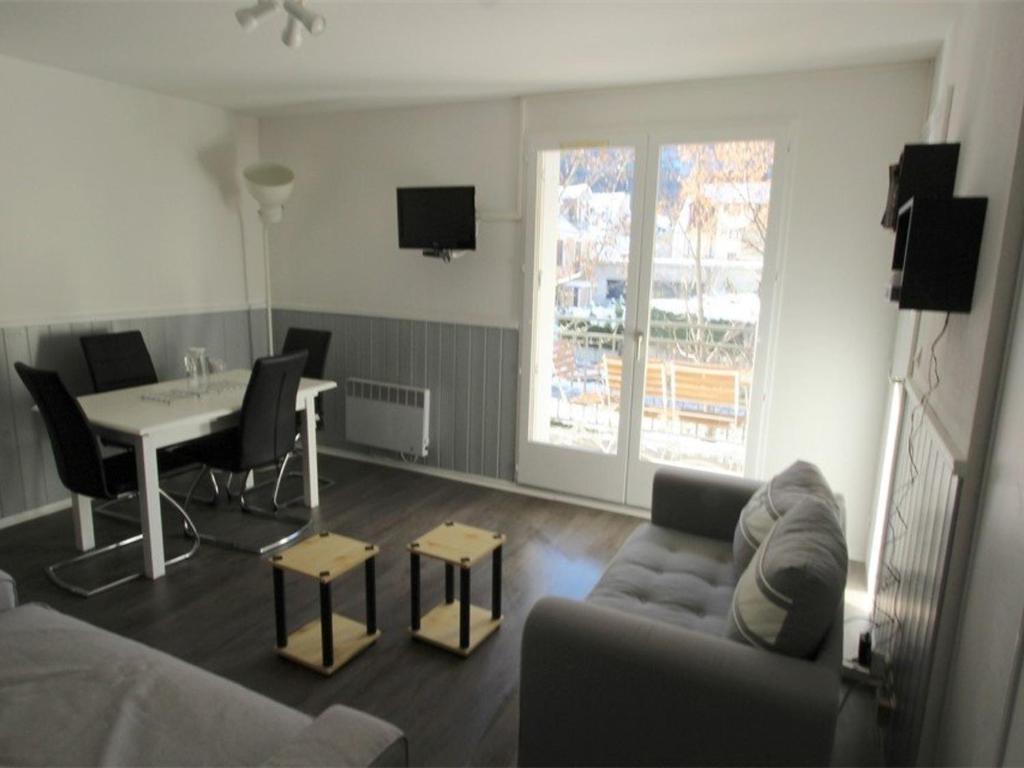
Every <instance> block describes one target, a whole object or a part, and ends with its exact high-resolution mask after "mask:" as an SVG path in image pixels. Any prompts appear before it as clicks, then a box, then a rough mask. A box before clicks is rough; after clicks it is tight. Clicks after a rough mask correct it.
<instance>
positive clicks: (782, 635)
mask: <svg viewBox="0 0 1024 768" xmlns="http://www.w3.org/2000/svg"><path fill="white" fill-rule="evenodd" d="M846 567H847V553H846V540H845V538H844V536H843V530H842V528H841V527H840V525H839V520H838V518H837V516H836V514H835V512H834V511H833V508H832V507H831V506H829V505H826V504H823V503H822V502H821V501H819V500H817V499H814V498H805V499H804V500H803V501H801V502H799V503H798V504H796V505H795V506H794V507H793V508H792V509H790V510H789V511H788V512H787V513H786V515H785V516H784V517H783V518H782V519H781V520H779V522H778V523H776V524H775V526H774V527H773V528H772V529H771V531H770V532H769V534H768V537H767V538H766V539H765V540H764V542H763V543H762V544H761V546H760V547H759V548H758V550H757V554H756V555H755V556H754V559H753V560H751V562H750V565H748V566H747V569H746V570H745V571H744V572H743V575H742V576H741V577H740V580H739V583H738V584H737V585H736V591H735V593H734V594H733V600H732V610H731V612H730V615H729V626H728V630H727V634H728V636H729V637H731V638H733V639H735V640H741V641H746V642H748V643H750V644H751V645H756V646H759V647H761V648H766V649H768V650H771V651H776V652H779V653H785V654H788V655H790V656H798V657H808V656H811V655H812V654H814V653H815V652H816V651H817V649H818V646H819V645H821V641H822V639H823V638H824V637H825V634H826V633H827V632H828V630H829V627H830V626H831V625H832V622H833V621H834V619H835V615H836V606H837V605H839V601H840V600H842V599H843V590H844V589H845V587H846Z"/></svg>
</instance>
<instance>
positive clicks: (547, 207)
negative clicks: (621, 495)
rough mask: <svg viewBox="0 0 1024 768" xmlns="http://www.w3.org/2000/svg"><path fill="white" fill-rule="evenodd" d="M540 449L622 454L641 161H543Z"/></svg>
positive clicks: (536, 389)
mask: <svg viewBox="0 0 1024 768" xmlns="http://www.w3.org/2000/svg"><path fill="white" fill-rule="evenodd" d="M538 169H539V171H538V180H537V185H538V186H537V229H536V233H535V237H536V243H535V254H536V259H537V264H538V267H539V269H540V273H541V280H540V284H539V285H538V288H537V301H536V308H535V320H536V325H535V327H536V329H537V330H536V333H537V337H536V338H535V340H534V344H535V350H536V353H535V360H536V361H537V362H536V369H535V370H534V375H533V382H532V386H533V397H532V406H533V407H532V413H531V419H530V440H532V441H534V442H545V443H551V444H555V445H560V446H565V447H569V448H576V449H580V450H587V451H597V452H602V453H609V454H614V453H616V452H617V451H618V435H619V411H620V403H619V399H620V397H619V395H620V392H621V388H622V358H621V352H622V337H623V318H624V315H625V308H626V295H627V291H628V286H627V284H626V282H627V272H628V267H629V248H630V223H631V215H632V196H633V176H634V171H635V152H634V150H633V148H631V147H602V148H596V149H594V148H589V149H563V150H552V151H547V152H541V153H540V157H539V164H538Z"/></svg>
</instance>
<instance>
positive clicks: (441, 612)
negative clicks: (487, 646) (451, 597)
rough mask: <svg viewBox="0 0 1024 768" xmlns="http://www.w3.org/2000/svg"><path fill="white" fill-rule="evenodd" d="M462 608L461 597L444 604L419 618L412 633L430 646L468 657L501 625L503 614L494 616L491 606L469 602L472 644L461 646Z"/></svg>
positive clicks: (470, 640)
mask: <svg viewBox="0 0 1024 768" xmlns="http://www.w3.org/2000/svg"><path fill="white" fill-rule="evenodd" d="M460 608H461V605H460V603H459V601H458V600H455V601H454V602H451V603H441V604H440V605H438V606H437V607H435V608H433V609H431V610H430V611H429V612H428V613H427V614H426V615H425V616H423V617H422V618H421V619H420V628H419V629H413V630H410V631H411V633H412V636H413V637H415V638H417V639H419V640H423V641H424V642H427V643H430V644H431V645H437V646H440V647H441V648H444V649H445V650H448V651H452V652H453V653H457V654H459V655H460V656H469V654H471V653H472V652H473V651H474V650H476V647H477V646H478V645H480V643H482V642H483V641H484V640H486V639H487V638H488V637H490V635H491V633H492V632H494V631H495V630H496V629H497V628H498V627H500V626H501V620H502V619H503V618H504V617H503V616H499V617H498V618H496V619H494V618H491V611H490V610H489V609H485V608H480V607H479V606H476V605H470V606H469V646H468V647H466V648H463V647H461V646H460V645H459V609H460Z"/></svg>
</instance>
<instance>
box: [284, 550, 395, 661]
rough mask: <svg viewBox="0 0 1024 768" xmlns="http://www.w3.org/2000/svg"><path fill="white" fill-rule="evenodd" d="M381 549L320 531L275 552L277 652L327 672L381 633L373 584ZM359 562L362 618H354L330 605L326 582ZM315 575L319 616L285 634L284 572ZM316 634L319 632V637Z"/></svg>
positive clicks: (354, 566)
mask: <svg viewBox="0 0 1024 768" xmlns="http://www.w3.org/2000/svg"><path fill="white" fill-rule="evenodd" d="M378 552H380V549H379V548H378V547H376V546H374V545H373V544H367V543H366V542H362V541H356V540H355V539H350V538H347V537H345V536H338V535H337V534H334V533H327V532H324V533H321V534H318V535H316V536H313V537H311V538H308V539H306V540H305V541H302V542H300V543H298V544H296V545H295V546H294V547H291V548H290V549H288V550H286V551H284V552H282V553H281V554H279V555H274V557H273V558H272V559H271V565H272V566H273V571H274V614H275V618H276V620H277V653H278V654H280V655H281V656H284V657H285V658H287V659H291V660H292V661H294V662H297V663H299V664H302V665H303V666H305V667H309V668H310V669H315V670H316V671H317V672H320V673H322V674H325V675H332V674H334V673H335V672H337V671H338V670H339V669H340V668H341V667H343V666H344V665H345V664H347V663H348V662H349V661H351V660H352V658H354V657H355V656H356V655H357V654H359V653H361V652H362V651H364V650H366V649H367V648H369V647H370V646H371V645H373V643H374V642H376V640H377V638H378V637H380V631H379V630H378V629H377V587H376V578H375V573H374V562H375V561H374V558H375V557H376V556H377V553H378ZM361 563H362V564H364V568H365V572H366V623H365V624H363V623H360V622H358V621H354V620H353V619H350V618H348V617H346V616H342V615H341V614H340V613H334V611H333V610H332V608H331V583H332V582H333V581H334V580H335V579H337V578H338V577H340V576H342V575H343V574H345V573H347V572H348V571H350V570H352V569H353V568H356V567H357V566H359V565H360V564H361ZM285 571H291V572H293V573H300V574H302V575H303V576H309V577H311V578H314V579H316V580H317V581H318V582H319V584H320V620H319V621H317V620H316V619H314V620H313V621H310V622H309V623H307V624H304V625H303V626H302V627H300V628H299V629H297V630H295V631H294V632H292V633H291V634H288V628H287V623H286V619H285V606H284V572H285ZM318 636H319V637H318Z"/></svg>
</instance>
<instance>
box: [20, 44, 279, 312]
mask: <svg viewBox="0 0 1024 768" xmlns="http://www.w3.org/2000/svg"><path fill="white" fill-rule="evenodd" d="M0 93H2V94H3V109H2V111H0V169H2V171H3V184H0V325H27V324H32V323H50V322H61V321H69V320H77V319H81V320H91V319H98V318H100V317H108V316H112V315H119V314H120V315H156V314H173V313H180V312H188V311H195V310H203V309H216V308H228V307H233V308H238V307H243V306H245V305H246V303H247V301H248V298H250V297H247V296H246V293H245V280H244V272H243V240H244V241H245V242H246V243H247V244H248V251H249V253H250V257H251V259H252V260H253V261H254V262H255V263H254V264H253V265H252V267H251V270H252V274H253V276H254V279H253V280H251V281H250V284H251V285H250V287H251V288H252V291H251V298H252V299H253V300H255V301H259V300H261V299H262V295H263V293H262V285H263V283H262V278H261V274H262V271H261V267H260V264H261V262H260V258H261V257H260V251H259V244H260V240H259V230H258V228H257V226H256V222H257V220H256V218H255V215H254V214H252V213H251V211H250V212H247V213H246V214H245V220H244V221H243V219H242V218H240V214H239V206H238V184H237V182H236V178H237V168H238V167H240V166H241V165H243V164H244V163H245V162H246V161H247V160H251V159H252V158H254V157H255V156H256V150H257V144H256V141H257V124H256V121H255V120H254V119H251V118H240V117H236V116H233V115H231V114H230V113H228V112H226V111H225V110H221V109H215V108H211V107H206V106H202V105H199V104H195V103H192V102H188V101H184V100H180V99H174V98H170V97H167V96H161V95H157V94H154V93H149V92H146V91H142V90H138V89H135V88H129V87H125V86H120V85H114V84H111V83H107V82H104V81H100V80H96V79H93V78H89V77H84V76H81V75H77V74H72V73H69V72H65V71H62V70H57V69H52V68H48V67H43V66H39V65H36V64H30V63H27V62H23V61H19V60H16V59H11V58H8V57H0ZM247 207H248V208H251V206H247Z"/></svg>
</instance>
